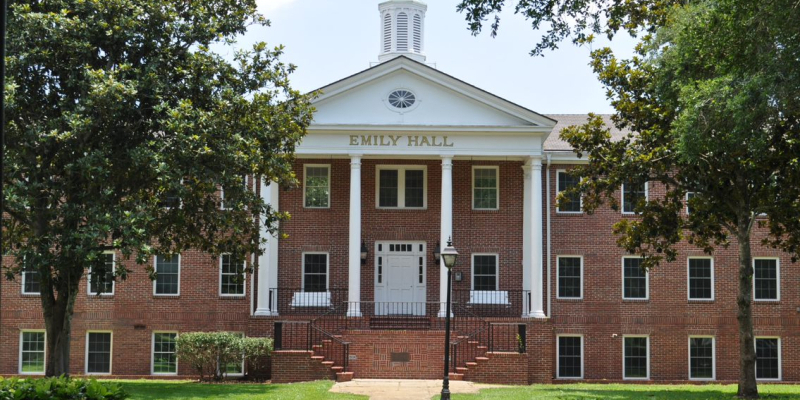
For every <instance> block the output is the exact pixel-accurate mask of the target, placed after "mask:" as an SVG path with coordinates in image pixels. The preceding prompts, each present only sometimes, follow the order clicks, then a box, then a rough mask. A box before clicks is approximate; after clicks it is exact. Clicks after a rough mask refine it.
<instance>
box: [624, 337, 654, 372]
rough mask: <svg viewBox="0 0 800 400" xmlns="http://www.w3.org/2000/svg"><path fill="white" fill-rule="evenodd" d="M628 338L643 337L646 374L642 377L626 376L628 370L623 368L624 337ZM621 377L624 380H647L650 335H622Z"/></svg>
mask: <svg viewBox="0 0 800 400" xmlns="http://www.w3.org/2000/svg"><path fill="white" fill-rule="evenodd" d="M629 338H645V344H646V350H645V351H646V352H647V365H646V369H647V376H644V377H628V376H626V375H627V374H628V371H627V370H625V339H629ZM622 379H624V380H632V381H635V380H640V381H641V380H649V379H650V335H622Z"/></svg>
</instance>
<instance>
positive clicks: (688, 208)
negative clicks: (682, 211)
mask: <svg viewBox="0 0 800 400" xmlns="http://www.w3.org/2000/svg"><path fill="white" fill-rule="evenodd" d="M693 197H694V192H686V214H691V213H692V207H691V206H690V205H689V201H691V200H692V198H693Z"/></svg>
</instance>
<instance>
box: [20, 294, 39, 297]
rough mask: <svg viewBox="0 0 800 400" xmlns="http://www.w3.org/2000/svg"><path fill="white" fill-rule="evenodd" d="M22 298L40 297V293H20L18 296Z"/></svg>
mask: <svg viewBox="0 0 800 400" xmlns="http://www.w3.org/2000/svg"><path fill="white" fill-rule="evenodd" d="M20 296H22V297H41V296H42V295H41V294H40V293H22V294H20Z"/></svg>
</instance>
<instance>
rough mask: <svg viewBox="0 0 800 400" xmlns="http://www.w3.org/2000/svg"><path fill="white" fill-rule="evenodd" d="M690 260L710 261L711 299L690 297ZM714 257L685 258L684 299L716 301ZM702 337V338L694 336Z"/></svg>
mask: <svg viewBox="0 0 800 400" xmlns="http://www.w3.org/2000/svg"><path fill="white" fill-rule="evenodd" d="M692 260H711V298H710V299H702V298H694V297H692V290H691V288H692V278H691V262H692ZM714 278H715V276H714V257H711V256H691V257H687V258H686V299H687V300H691V301H709V302H710V301H714V299H716V296H717V295H716V290H714V289H715V288H714V286H716V279H714ZM695 337H702V336H695Z"/></svg>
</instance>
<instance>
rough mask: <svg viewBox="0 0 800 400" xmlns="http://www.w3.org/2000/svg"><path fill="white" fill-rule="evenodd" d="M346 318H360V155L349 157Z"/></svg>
mask: <svg viewBox="0 0 800 400" xmlns="http://www.w3.org/2000/svg"><path fill="white" fill-rule="evenodd" d="M349 240H350V241H349V251H348V271H349V273H350V279H349V285H348V289H347V301H348V302H349V306H348V308H347V316H348V317H360V316H361V303H360V302H361V155H360V154H358V155H353V154H351V155H350V239H349Z"/></svg>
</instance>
